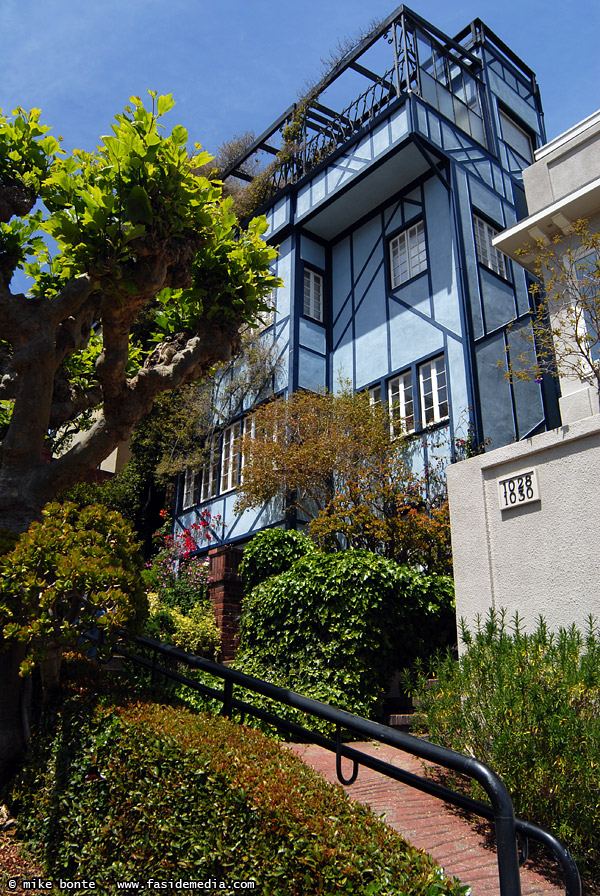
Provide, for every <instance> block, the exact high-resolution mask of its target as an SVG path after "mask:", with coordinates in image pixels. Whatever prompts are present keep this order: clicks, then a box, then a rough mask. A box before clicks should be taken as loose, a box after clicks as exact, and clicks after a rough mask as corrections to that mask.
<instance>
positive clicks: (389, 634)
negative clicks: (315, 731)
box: [234, 533, 456, 718]
mask: <svg viewBox="0 0 600 896" xmlns="http://www.w3.org/2000/svg"><path fill="white" fill-rule="evenodd" d="M290 534H291V533H281V535H282V536H286V537H288V536H289V535H290ZM455 631H456V630H455V617H454V591H453V586H452V581H451V580H450V579H449V578H447V577H445V576H427V575H423V574H422V573H419V572H416V571H415V570H411V569H408V568H407V567H404V566H400V565H398V564H397V563H395V562H394V561H393V560H386V559H385V558H383V557H380V556H379V555H377V554H373V553H370V552H369V551H363V550H356V551H355V550H348V551H342V552H340V553H334V554H326V553H323V552H321V551H316V550H313V551H311V552H310V553H308V554H307V555H306V556H304V557H302V558H301V559H299V560H297V561H296V562H295V563H293V564H292V565H291V568H289V569H288V570H287V572H283V573H281V574H280V575H276V576H273V577H271V578H269V579H267V580H265V581H263V582H262V583H261V584H259V585H258V586H257V587H255V588H254V590H253V591H252V592H251V593H250V594H249V595H247V597H246V598H245V600H244V603H243V607H242V621H241V632H240V646H239V649H238V653H237V656H236V659H235V663H234V665H235V667H236V668H238V669H241V670H242V671H244V672H247V673H248V674H250V675H254V676H256V677H257V678H263V679H266V680H268V681H272V682H274V683H276V684H278V685H280V686H282V687H285V688H289V689H290V690H293V691H296V692H298V693H301V694H304V695H306V696H309V697H313V698H315V699H316V700H321V701H323V702H326V703H333V704H334V705H336V706H339V707H340V708H342V709H345V710H348V711H349V712H352V713H355V714H357V715H361V716H366V717H368V718H374V717H376V716H377V714H378V712H379V709H380V706H381V702H382V700H383V697H384V695H385V692H386V690H387V687H388V685H389V682H390V680H391V678H392V676H393V674H394V672H395V670H396V669H399V668H403V667H405V666H410V665H411V664H412V663H413V662H414V660H415V659H416V657H417V656H419V655H421V656H423V655H429V654H430V653H431V652H433V651H434V650H435V648H436V647H441V646H444V645H445V644H447V643H449V641H450V639H451V638H452V636H453V635H454V634H455Z"/></svg>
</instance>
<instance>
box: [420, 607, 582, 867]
mask: <svg viewBox="0 0 600 896" xmlns="http://www.w3.org/2000/svg"><path fill="white" fill-rule="evenodd" d="M462 637H463V640H464V642H465V646H466V649H465V651H464V653H463V654H462V656H461V657H460V661H459V662H456V661H455V660H454V659H452V658H450V657H448V658H446V659H444V660H442V661H440V663H439V665H438V667H437V669H436V672H435V674H436V676H437V679H438V682H437V685H436V686H435V687H434V688H431V687H426V686H425V676H421V678H420V684H419V686H418V688H417V689H418V699H419V701H420V703H421V707H422V714H423V718H422V723H423V725H424V726H425V728H426V729H427V731H428V732H429V737H430V739H431V740H433V741H435V742H437V743H441V744H443V745H445V746H448V747H451V748H452V749H454V750H458V751H459V752H461V753H468V754H470V755H472V756H475V757H476V758H477V759H480V760H482V761H483V762H486V763H488V764H489V765H490V766H492V768H494V769H495V770H496V771H497V772H498V773H499V774H500V775H501V776H502V778H503V779H504V781H505V783H506V785H507V787H508V789H509V790H510V792H511V795H512V798H513V801H514V805H515V810H516V812H517V814H518V815H519V816H521V817H522V818H525V819H527V820H529V821H531V822H534V823H537V824H540V825H542V826H543V827H546V828H548V829H549V830H550V831H552V832H553V833H554V834H555V835H556V836H558V837H559V838H560V839H561V840H562V841H563V842H564V843H565V844H566V845H567V846H568V848H569V849H570V850H571V851H572V853H573V855H574V856H575V858H576V859H577V860H578V861H579V862H580V864H581V866H582V867H583V868H584V869H587V870H588V871H591V872H593V873H594V874H595V875H596V876H597V875H598V873H599V872H600V786H599V783H598V775H599V770H600V634H599V630H598V628H597V627H596V626H595V624H594V622H593V620H592V619H590V623H589V628H588V631H587V633H586V634H581V633H580V632H579V631H577V630H576V629H575V627H571V628H569V629H568V630H566V629H563V628H561V629H560V630H559V631H558V632H557V633H552V632H549V631H548V628H547V626H546V624H545V622H544V620H543V619H540V620H539V622H538V625H537V628H536V630H535V631H534V632H533V633H529V634H528V633H526V632H525V631H524V629H523V624H522V620H520V619H519V617H518V616H515V617H514V618H513V619H512V620H511V621H510V622H508V621H507V620H506V616H505V614H504V613H496V612H494V611H490V613H489V615H488V618H487V620H486V621H485V623H483V624H482V623H479V624H478V626H477V629H476V631H474V632H470V631H468V630H467V629H465V628H464V627H463V633H462Z"/></svg>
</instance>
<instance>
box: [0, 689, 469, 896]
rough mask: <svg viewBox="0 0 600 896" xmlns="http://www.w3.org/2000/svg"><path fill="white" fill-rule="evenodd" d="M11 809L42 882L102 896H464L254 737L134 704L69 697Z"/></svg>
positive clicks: (276, 748) (371, 820) (361, 811)
mask: <svg viewBox="0 0 600 896" xmlns="http://www.w3.org/2000/svg"><path fill="white" fill-rule="evenodd" d="M79 690H80V691H81V688H79ZM94 690H98V688H97V687H96V688H94ZM12 809H13V811H15V812H17V813H18V814H17V818H18V830H19V833H20V836H21V837H22V838H23V839H26V840H27V841H28V842H29V844H30V845H31V846H32V847H34V848H35V850H36V851H37V854H38V855H40V854H41V856H42V858H43V860H44V862H45V864H46V866H47V869H48V873H49V874H51V875H53V876H54V877H55V879H56V878H57V877H62V878H63V879H70V880H72V879H82V878H87V879H93V880H96V881H97V882H98V887H97V889H96V892H98V893H101V894H112V893H113V892H114V889H113V885H112V884H111V882H112V881H114V880H115V879H119V880H128V879H130V880H142V881H145V880H147V879H148V878H149V877H152V878H154V879H157V880H161V879H162V880H169V879H181V878H183V879H184V880H196V881H198V880H201V881H204V880H206V879H207V878H213V879H216V880H219V881H220V880H227V879H233V880H252V881H255V882H256V891H257V892H261V893H264V894H269V896H311V894H323V896H329V894H331V896H333V894H341V893H351V894H357V896H361V894H363V896H401V894H406V893H410V894H412V896H444V894H448V896H460V894H464V893H465V891H466V888H463V887H461V886H460V885H459V884H458V883H457V882H450V881H448V880H446V879H444V878H443V876H442V873H441V871H440V869H439V867H437V866H436V865H435V864H434V863H433V861H432V860H431V859H430V858H429V857H428V856H426V855H424V854H423V853H421V852H420V851H418V850H416V849H414V848H413V847H411V846H409V845H408V844H407V843H406V842H405V841H403V840H402V839H401V838H400V837H399V836H398V835H397V834H395V833H394V832H393V831H391V830H390V829H389V828H386V827H385V825H384V824H383V823H382V822H380V821H378V820H377V819H376V818H375V817H374V816H373V814H372V813H371V811H370V810H368V809H367V808H365V807H363V806H360V805H358V804H355V803H351V802H350V801H349V800H348V799H347V798H346V796H345V794H344V793H343V791H342V790H341V788H339V787H333V786H331V785H329V784H327V783H326V782H325V781H323V779H321V778H320V777H319V776H318V775H316V774H315V773H314V772H313V771H312V770H311V769H309V768H308V767H307V766H305V765H304V764H303V763H302V761H301V760H300V759H298V757H296V756H295V755H294V754H292V753H291V752H288V751H287V750H286V749H285V748H283V747H281V746H280V745H279V744H277V743H276V742H274V741H269V740H267V739H265V738H264V736H263V735H261V734H260V733H259V732H257V731H251V730H249V729H247V728H244V727H241V726H237V725H235V724H234V723H231V722H229V721H226V720H224V719H217V718H210V717H208V716H197V715H194V714H192V713H190V712H189V711H188V710H185V709H182V708H174V707H169V706H159V705H152V704H148V703H144V702H141V701H139V699H138V701H137V702H134V701H132V700H131V699H129V700H128V699H124V698H123V697H121V698H120V699H116V698H114V697H112V698H111V697H108V696H105V697H104V698H103V699H101V700H100V701H98V699H97V698H92V697H91V696H90V691H89V690H88V692H87V694H86V693H79V695H73V693H71V695H70V696H69V697H68V698H67V700H66V701H65V703H64V705H63V706H62V709H61V711H60V713H59V714H58V716H57V717H56V720H55V723H54V725H53V726H49V725H47V727H46V734H45V737H40V738H38V740H37V748H35V749H34V751H33V752H32V754H31V757H30V764H29V766H28V768H27V769H26V771H25V773H23V774H22V776H21V778H20V779H19V781H18V782H17V784H16V785H15V788H14V791H13V802H12ZM219 892H223V890H219ZM227 892H230V893H231V892H238V891H237V890H236V891H233V890H227Z"/></svg>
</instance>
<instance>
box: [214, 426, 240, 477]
mask: <svg viewBox="0 0 600 896" xmlns="http://www.w3.org/2000/svg"><path fill="white" fill-rule="evenodd" d="M241 440H242V421H241V420H236V421H235V423H230V424H229V426H226V427H225V429H224V430H223V434H222V439H221V475H220V476H219V484H220V489H219V494H221V495H224V494H225V493H226V492H231V491H234V489H236V488H237V487H238V486H239V484H240V474H241V452H242V444H241Z"/></svg>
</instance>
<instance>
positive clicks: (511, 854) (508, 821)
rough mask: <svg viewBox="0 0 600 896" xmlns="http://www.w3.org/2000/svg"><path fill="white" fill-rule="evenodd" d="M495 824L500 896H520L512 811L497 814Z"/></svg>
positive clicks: (514, 825)
mask: <svg viewBox="0 0 600 896" xmlns="http://www.w3.org/2000/svg"><path fill="white" fill-rule="evenodd" d="M495 825H496V855H497V858H498V878H499V882H500V896H521V874H520V871H519V851H518V848H517V829H516V824H515V813H514V811H512V812H510V813H509V814H502V815H500V814H497V815H496V818H495Z"/></svg>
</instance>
